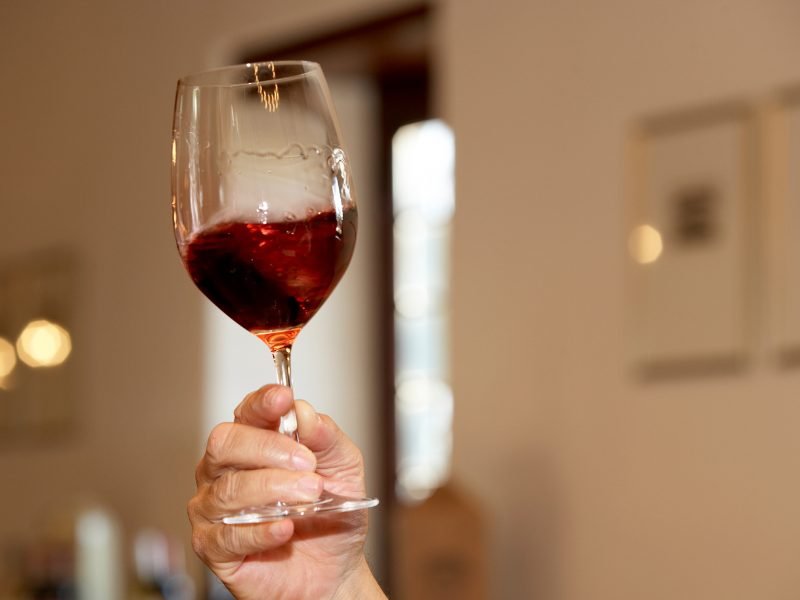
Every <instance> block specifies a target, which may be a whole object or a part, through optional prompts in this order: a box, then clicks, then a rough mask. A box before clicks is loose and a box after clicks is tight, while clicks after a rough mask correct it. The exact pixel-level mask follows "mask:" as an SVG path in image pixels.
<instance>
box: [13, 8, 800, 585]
mask: <svg viewBox="0 0 800 600" xmlns="http://www.w3.org/2000/svg"><path fill="white" fill-rule="evenodd" d="M395 4H398V3H397V2H391V1H390V0H381V1H380V2H376V1H375V0H343V1H340V2H337V3H335V4H332V3H328V2H322V1H321V0H314V1H309V2H302V3H295V4H291V5H290V4H289V3H286V2H255V1H250V0H248V1H245V0H237V1H234V2H226V3H219V2H213V1H206V0H204V1H197V2H189V1H188V0H180V1H173V2H144V3H116V4H110V3H107V2H94V3H89V2H83V3H77V2H74V3H66V2H57V1H50V2H28V3H23V2H17V3H12V2H6V3H3V5H2V6H0V53H2V56H3V60H2V61H0V77H2V81H3V82H4V84H3V86H2V89H3V93H2V94H0V115H2V117H1V118H2V131H3V134H2V143H0V168H2V173H0V181H2V183H1V184H0V258H3V259H5V258H10V257H13V256H16V255H21V254H23V253H24V252H25V251H27V250H31V249H38V248H40V247H42V246H43V245H51V244H53V243H57V242H58V243H64V244H67V245H70V246H73V247H75V248H77V250H78V251H79V253H80V255H81V256H82V257H83V261H84V262H83V268H84V281H85V282H86V285H85V287H84V288H83V291H82V296H81V300H82V308H81V310H80V313H79V314H78V315H77V316H78V329H77V330H76V344H77V345H78V347H79V348H80V351H79V353H77V354H76V356H75V361H76V368H77V369H78V372H79V375H80V381H81V392H82V394H81V405H80V413H79V414H80V415H81V426H80V434H81V435H80V436H79V437H78V436H76V438H75V439H74V440H72V441H70V442H68V443H66V444H54V445H53V446H52V447H42V448H36V449H27V450H24V449H20V450H18V451H11V452H8V451H3V452H1V453H0V472H2V473H3V474H4V480H3V485H2V489H3V490H4V493H3V494H2V499H1V504H0V506H2V515H1V516H0V539H8V538H9V537H10V536H13V535H22V534H23V533H25V532H27V531H29V530H30V529H31V528H32V527H34V526H35V522H36V517H37V515H39V514H40V512H39V511H40V509H43V508H46V507H52V506H54V505H56V504H58V502H59V501H60V500H61V499H68V498H72V497H74V496H75V495H76V494H79V493H81V492H83V491H85V490H93V491H94V492H95V493H96V494H97V495H99V496H100V497H101V498H102V499H105V500H106V501H107V502H109V503H111V504H112V505H113V506H115V507H116V508H117V510H118V511H119V512H120V513H121V514H122V515H123V518H124V523H125V526H126V527H127V528H128V529H129V530H130V529H132V528H134V527H137V526H140V525H145V524H154V525H158V526H161V527H164V528H166V529H168V530H171V531H175V532H176V533H179V534H182V535H183V534H185V533H186V526H185V524H184V521H185V518H184V509H183V506H184V503H185V499H186V497H188V495H189V494H190V493H191V489H192V469H193V464H194V461H195V459H196V454H197V445H198V438H199V430H200V416H199V412H198V410H197V409H198V405H199V402H198V398H199V396H200V394H201V393H202V390H201V389H200V387H199V385H198V381H199V375H198V369H199V365H200V364H201V355H200V352H199V349H198V346H199V341H200V339H201V338H200V333H199V331H198V328H197V324H198V322H199V319H200V314H201V311H200V307H201V304H200V300H199V298H198V296H197V294H196V292H195V291H194V290H193V289H192V288H191V286H190V284H189V281H188V279H187V278H186V276H185V275H184V273H183V272H182V270H181V267H180V265H179V263H178V261H177V258H176V256H175V252H174V248H173V243H172V239H171V233H170V231H169V215H168V210H167V202H168V198H167V192H166V190H167V189H168V185H169V184H168V181H169V179H168V178H169V174H168V167H167V165H168V163H167V148H168V140H169V128H170V121H171V115H170V107H171V103H172V96H173V85H174V79H175V77H176V75H177V74H179V73H184V72H187V71H192V70H196V69H199V68H203V67H205V66H208V65H210V64H212V63H219V62H224V61H225V60H227V59H228V57H230V56H232V54H231V52H232V49H233V48H236V46H237V44H238V42H235V40H240V39H243V40H245V41H255V40H256V39H272V40H276V41H279V40H282V39H289V38H290V37H291V35H292V34H295V33H297V32H298V31H301V30H305V28H307V27H311V28H319V27H327V26H330V25H331V24H334V23H336V22H339V21H341V22H344V21H346V20H347V19H349V18H352V17H353V16H354V15H357V14H362V13H365V12H370V11H374V10H378V9H379V8H380V7H387V6H392V5H395ZM399 4H402V3H399ZM442 6H443V14H442V20H441V22H440V26H441V31H442V37H441V38H440V39H439V40H438V42H439V46H438V51H439V68H440V75H441V79H440V82H439V85H440V88H439V91H440V94H441V106H442V108H443V112H444V115H445V116H446V117H447V118H448V119H449V120H450V121H451V123H452V124H453V125H454V127H455V130H456V134H457V138H458V139H457V144H458V146H457V152H458V157H457V161H458V162H457V164H458V166H457V169H458V172H457V185H458V212H457V217H456V242H455V270H456V281H455V297H456V302H455V311H456V312H455V322H454V329H455V351H456V357H455V358H456V360H455V373H454V375H455V388H456V419H457V421H456V439H455V444H456V446H455V473H456V476H457V478H458V479H459V480H460V481H461V482H463V483H464V484H465V485H466V486H467V487H468V489H469V490H470V491H471V492H472V493H474V494H475V495H476V496H477V497H478V498H479V499H480V500H481V501H482V502H483V503H484V505H485V506H486V508H487V510H488V511H489V524H490V531H491V535H492V546H491V558H492V565H493V575H492V586H493V587H492V596H491V597H493V598H528V597H533V598H543V599H547V600H549V599H555V598H564V599H571V600H586V599H592V600H603V599H606V598H608V599H612V598H613V599H619V598H626V599H628V598H629V599H638V598H648V599H651V600H658V599H661V598H663V599H674V598H681V599H695V598H696V599H704V600H705V599H709V598H726V599H734V598H742V599H745V598H747V599H751V598H776V599H777V598H791V597H795V596H796V595H797V593H798V590H800V577H798V576H797V575H796V573H798V572H800V569H798V568H797V564H796V563H797V561H798V558H797V557H798V556H800V513H798V509H797V507H798V506H800V478H799V477H798V468H797V467H798V466H799V465H798V463H800V436H797V435H796V434H795V429H796V427H795V423H796V422H798V421H800V406H798V404H797V402H796V400H795V396H796V393H794V392H795V390H796V389H797V386H798V385H800V371H797V370H794V371H792V370H790V371H782V370H780V369H778V368H777V367H776V364H775V363H774V362H773V361H771V360H770V359H769V357H768V356H767V354H766V352H765V350H764V342H763V340H762V339H761V338H759V339H758V340H757V341H756V343H755V345H754V352H753V360H752V361H751V363H750V364H749V367H748V369H747V370H746V371H745V372H743V373H741V374H737V375H727V376H717V377H707V378H701V379H685V380H679V381H670V382H666V383H659V384H651V385H641V384H639V383H637V382H636V381H635V380H634V379H633V378H632V377H631V373H630V371H629V368H628V367H629V365H628V363H627V362H626V358H625V357H626V354H627V348H628V345H627V339H626V330H625V328H626V307H625V300H626V297H625V294H624V289H625V256H624V237H625V231H624V214H623V203H622V199H623V181H624V171H625V163H624V160H623V147H624V134H625V131H626V128H627V127H628V126H629V125H630V123H631V120H632V119H634V118H636V117H638V116H640V115H643V114H650V113H652V112H661V111H664V110H669V109H672V108H675V107H686V106H689V107H691V106H694V105H696V104H704V103H707V102H713V101H716V100H724V99H728V98H731V97H742V96H743V97H751V96H752V97H759V96H761V95H762V94H764V93H765V92H769V91H770V90H772V89H773V88H775V87H776V86H781V85H784V84H788V83H793V82H797V81H800V69H799V68H798V67H797V57H798V56H800V35H798V33H800V32H799V31H798V29H799V28H800V25H798V23H800V7H798V5H797V3H795V2H791V1H789V0H785V1H778V0H768V1H767V0H760V1H755V0H754V1H752V2H737V3H719V2H716V1H712V0H698V1H697V2H691V3H689V2H684V3H676V2H667V1H660V0H659V1H657V2H656V1H652V2H635V1H633V0H626V1H622V0H610V1H608V2H588V1H586V2H560V3H545V2H525V1H521V0H520V1H518V2H511V1H508V0H506V1H494V2H488V1H481V2H478V1H475V0H449V1H446V2H442ZM242 36H244V37H242ZM757 316H758V315H757ZM165 332H169V335H165ZM5 490H13V493H11V494H6V493H5ZM9 515H14V516H13V518H11V517H9Z"/></svg>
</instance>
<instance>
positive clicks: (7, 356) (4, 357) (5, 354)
mask: <svg viewBox="0 0 800 600" xmlns="http://www.w3.org/2000/svg"><path fill="white" fill-rule="evenodd" d="M16 366H17V354H16V353H15V352H14V345H13V344H12V343H11V342H9V341H8V340H7V339H5V338H1V337H0V379H4V378H6V377H8V376H9V375H11V371H13V370H14V367H16Z"/></svg>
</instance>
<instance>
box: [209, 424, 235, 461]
mask: <svg viewBox="0 0 800 600" xmlns="http://www.w3.org/2000/svg"><path fill="white" fill-rule="evenodd" d="M232 436H233V424H232V423H220V424H219V425H217V426H216V427H214V429H212V430H211V433H210V434H209V435H208V443H207V444H206V456H207V457H208V459H209V460H211V462H213V463H219V462H220V461H221V460H222V458H223V457H224V456H225V450H226V448H227V447H228V445H229V443H230V438H231V437H232Z"/></svg>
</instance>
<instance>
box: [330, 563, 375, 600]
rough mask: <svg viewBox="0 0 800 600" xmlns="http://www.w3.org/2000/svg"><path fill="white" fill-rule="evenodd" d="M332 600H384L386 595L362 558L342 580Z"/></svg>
mask: <svg viewBox="0 0 800 600" xmlns="http://www.w3.org/2000/svg"><path fill="white" fill-rule="evenodd" d="M332 600H386V594H384V593H383V590H381V586H379V585H378V582H377V581H376V580H375V577H374V576H373V575H372V571H371V570H370V568H369V565H368V564H367V559H366V558H365V557H364V556H362V557H361V560H360V561H359V564H358V566H357V567H356V568H355V569H353V570H352V571H350V573H349V574H348V575H347V576H346V577H345V578H344V580H343V581H342V583H341V585H340V586H339V587H338V588H337V590H336V593H335V594H334V595H333V598H332Z"/></svg>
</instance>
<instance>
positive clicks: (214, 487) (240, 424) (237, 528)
mask: <svg viewBox="0 0 800 600" xmlns="http://www.w3.org/2000/svg"><path fill="white" fill-rule="evenodd" d="M292 402H293V397H292V391H291V389H289V388H286V387H281V386H276V385H268V386H265V387H263V388H261V389H259V390H257V391H255V392H252V393H251V394H248V395H247V396H246V397H245V399H244V400H243V401H242V402H241V403H240V404H239V406H238V407H237V408H236V410H235V411H234V416H235V420H234V422H233V423H222V424H220V425H218V426H217V427H215V428H214V430H213V431H212V432H211V435H210V436H209V439H208V445H207V447H206V452H205V454H204V455H203V458H202V459H201V460H200V463H199V464H198V466H197V470H196V474H195V476H196V481H197V492H196V494H195V495H194V497H193V498H192V499H191V500H190V501H189V507H188V512H189V520H190V521H191V523H192V545H193V547H194V550H195V552H196V553H197V554H198V556H199V557H200V558H201V559H202V560H203V561H204V562H205V563H206V564H207V565H208V566H209V568H210V569H211V570H212V571H214V573H215V574H216V575H217V576H218V577H219V578H220V580H221V581H222V582H223V583H224V584H225V585H226V586H227V587H228V589H229V590H230V591H231V593H233V594H234V596H236V597H237V598H239V599H240V600H249V599H250V598H259V599H263V598H275V599H286V600H289V599H292V600H294V599H304V598H309V599H312V598H313V599H314V600H320V599H326V598H337V599H338V598H384V597H385V596H384V595H383V593H382V592H381V591H380V588H379V587H378V585H377V583H376V582H375V580H374V578H373V577H372V574H371V573H370V571H369V567H368V566H367V563H366V560H365V558H364V551H363V548H364V540H365V538H366V533H367V514H366V511H365V510H361V511H354V512H347V513H328V514H320V515H315V516H312V517H304V518H301V519H298V520H296V521H292V520H291V519H282V520H280V521H273V522H270V523H260V524H255V525H225V524H223V523H221V522H220V519H221V518H222V516H223V515H225V514H230V513H235V512H238V511H239V510H241V509H244V508H247V507H250V506H259V505H264V504H272V503H274V502H276V501H279V500H280V501H286V502H303V501H306V502H307V501H313V500H316V499H317V498H318V497H319V495H320V493H321V492H322V490H323V488H324V489H325V490H327V491H329V492H332V493H334V494H339V495H342V496H348V497H363V496H364V463H363V459H362V456H361V453H360V452H359V450H358V448H357V447H356V446H355V444H353V442H352V441H351V440H350V439H349V438H348V437H347V436H346V435H345V434H344V433H343V432H342V431H341V430H340V429H339V428H338V426H337V425H336V424H335V423H334V422H333V420H332V419H331V418H330V417H328V416H326V415H321V414H318V413H316V412H315V411H314V409H313V408H312V407H311V406H310V405H309V404H308V403H306V402H303V401H297V402H296V403H295V410H296V412H297V422H298V434H299V436H300V440H301V442H302V444H298V443H297V442H295V441H294V440H292V439H291V438H289V437H288V436H285V435H282V434H280V433H278V432H277V428H278V424H279V421H280V417H281V416H282V415H284V414H286V413H287V412H288V411H289V409H290V408H291V406H292Z"/></svg>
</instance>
